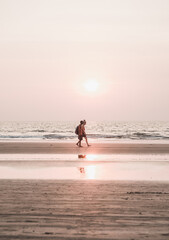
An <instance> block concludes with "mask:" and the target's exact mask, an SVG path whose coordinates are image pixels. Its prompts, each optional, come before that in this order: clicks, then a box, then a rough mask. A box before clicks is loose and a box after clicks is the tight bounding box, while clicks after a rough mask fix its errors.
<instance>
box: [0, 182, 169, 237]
mask: <svg viewBox="0 0 169 240" xmlns="http://www.w3.org/2000/svg"><path fill="white" fill-rule="evenodd" d="M168 202H169V183H159V182H158V183H157V182H153V183H149V182H124V181H122V182H119V181H110V182H106V181H105V182H104V181H90V180H89V181H43V180H38V181H31V180H29V181H27V180H19V181H17V180H15V181H14V180H1V181H0V215H1V217H0V239H3V240H7V239H22V240H23V239H32V240H33V239H71V240H73V239H78V240H83V239H93V240H94V239H95V240H99V239H130V240H131V239H151V240H152V239H153V240H159V239H160V240H163V239H168V238H169V228H168V224H169V205H168Z"/></svg>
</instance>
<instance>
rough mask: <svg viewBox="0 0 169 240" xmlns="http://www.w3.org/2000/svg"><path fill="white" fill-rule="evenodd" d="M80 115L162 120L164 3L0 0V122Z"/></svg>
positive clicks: (165, 95)
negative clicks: (92, 82) (95, 85)
mask: <svg viewBox="0 0 169 240" xmlns="http://www.w3.org/2000/svg"><path fill="white" fill-rule="evenodd" d="M90 79H94V80H95V81H96V82H97V83H98V89H97V90H95V92H93V93H92V92H90V91H89V92H88V91H87V90H86V89H85V88H84V83H85V82H86V81H88V80H90ZM89 90H90V89H89ZM83 118H85V119H87V120H124V121H126V120H169V1H168V0H85V1H84V0H28V1H23V0H15V1H13V0H0V120H1V121H4V120H52V121H53V120H77V119H83Z"/></svg>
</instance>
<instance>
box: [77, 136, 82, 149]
mask: <svg viewBox="0 0 169 240" xmlns="http://www.w3.org/2000/svg"><path fill="white" fill-rule="evenodd" d="M78 139H79V141H78V142H77V143H76V145H77V146H79V147H82V144H81V141H82V139H83V138H82V136H78Z"/></svg>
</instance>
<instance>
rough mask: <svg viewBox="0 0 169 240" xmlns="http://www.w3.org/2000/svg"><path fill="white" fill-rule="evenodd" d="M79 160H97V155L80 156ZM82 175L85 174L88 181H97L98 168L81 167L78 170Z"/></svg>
mask: <svg viewBox="0 0 169 240" xmlns="http://www.w3.org/2000/svg"><path fill="white" fill-rule="evenodd" d="M78 158H80V159H81V158H83V159H85V160H91V161H92V160H94V159H95V158H96V155H85V154H80V155H78ZM78 169H79V171H80V173H81V174H83V176H84V177H85V178H86V179H95V176H96V166H86V167H79V168H78Z"/></svg>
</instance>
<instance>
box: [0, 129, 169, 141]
mask: <svg viewBox="0 0 169 240" xmlns="http://www.w3.org/2000/svg"><path fill="white" fill-rule="evenodd" d="M38 131H39V130H38ZM87 137H88V138H91V139H105V140H106V139H107V140H111V139H112V140H123V139H124V140H127V139H129V140H169V136H168V134H165V135H163V134H158V133H144V132H134V133H128V132H127V133H124V134H109V133H107V134H103V133H89V134H87ZM0 139H44V140H45V139H51V140H55V139H56V140H71V139H77V135H75V134H74V133H69V132H63V133H62V134H59V133H52V132H51V133H48V134H43V132H42V134H40V135H36V134H33V133H32V134H13V135H12V134H2V135H0Z"/></svg>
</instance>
